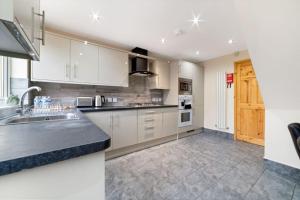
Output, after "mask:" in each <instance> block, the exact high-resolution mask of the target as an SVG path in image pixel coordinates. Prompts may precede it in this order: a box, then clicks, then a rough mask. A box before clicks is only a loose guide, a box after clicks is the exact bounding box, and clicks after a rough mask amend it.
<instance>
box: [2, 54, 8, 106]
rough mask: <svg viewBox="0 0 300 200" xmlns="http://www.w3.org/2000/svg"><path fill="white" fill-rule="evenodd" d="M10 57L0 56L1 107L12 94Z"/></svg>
mask: <svg viewBox="0 0 300 200" xmlns="http://www.w3.org/2000/svg"><path fill="white" fill-rule="evenodd" d="M9 62H10V59H9V58H7V57H3V56H0V107H3V106H4V105H5V104H6V99H7V97H8V96H9V94H10V65H9Z"/></svg>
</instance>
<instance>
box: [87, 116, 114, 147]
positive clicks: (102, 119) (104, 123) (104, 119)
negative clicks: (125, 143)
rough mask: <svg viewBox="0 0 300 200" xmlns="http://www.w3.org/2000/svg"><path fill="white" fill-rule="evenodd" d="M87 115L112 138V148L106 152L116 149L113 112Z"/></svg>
mask: <svg viewBox="0 0 300 200" xmlns="http://www.w3.org/2000/svg"><path fill="white" fill-rule="evenodd" d="M85 115H86V116H87V118H89V119H90V120H91V121H92V122H93V123H94V124H96V125H97V126H98V127H99V128H101V129H102V130H103V131H104V132H105V133H106V134H107V135H109V136H110V137H111V146H110V147H109V148H108V149H107V150H106V151H109V150H112V149H113V147H114V140H113V124H112V121H113V119H112V112H90V113H86V114H85Z"/></svg>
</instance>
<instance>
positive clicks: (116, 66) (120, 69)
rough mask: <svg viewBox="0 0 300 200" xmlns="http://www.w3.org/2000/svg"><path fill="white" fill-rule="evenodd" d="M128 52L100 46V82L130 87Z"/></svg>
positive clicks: (101, 83)
mask: <svg viewBox="0 0 300 200" xmlns="http://www.w3.org/2000/svg"><path fill="white" fill-rule="evenodd" d="M128 73H129V68H128V53H125V52H121V51H116V50H113V49H108V48H104V47H99V84H100V85H107V86H120V87H128Z"/></svg>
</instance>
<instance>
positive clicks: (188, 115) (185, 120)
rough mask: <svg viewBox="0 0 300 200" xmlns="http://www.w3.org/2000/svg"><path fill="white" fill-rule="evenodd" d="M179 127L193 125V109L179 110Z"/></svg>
mask: <svg viewBox="0 0 300 200" xmlns="http://www.w3.org/2000/svg"><path fill="white" fill-rule="evenodd" d="M178 113H179V117H178V127H184V126H191V125H193V111H192V109H187V110H179V112H178Z"/></svg>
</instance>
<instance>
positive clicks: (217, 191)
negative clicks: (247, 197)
mask: <svg viewBox="0 0 300 200" xmlns="http://www.w3.org/2000/svg"><path fill="white" fill-rule="evenodd" d="M200 199H201V200H241V199H243V197H242V195H241V194H239V193H237V192H236V191H234V190H232V189H230V188H229V187H227V186H226V185H223V184H221V183H216V184H215V185H213V186H212V187H210V188H209V189H208V190H206V191H205V192H204V193H203V194H201V195H200V197H199V200H200Z"/></svg>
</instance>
